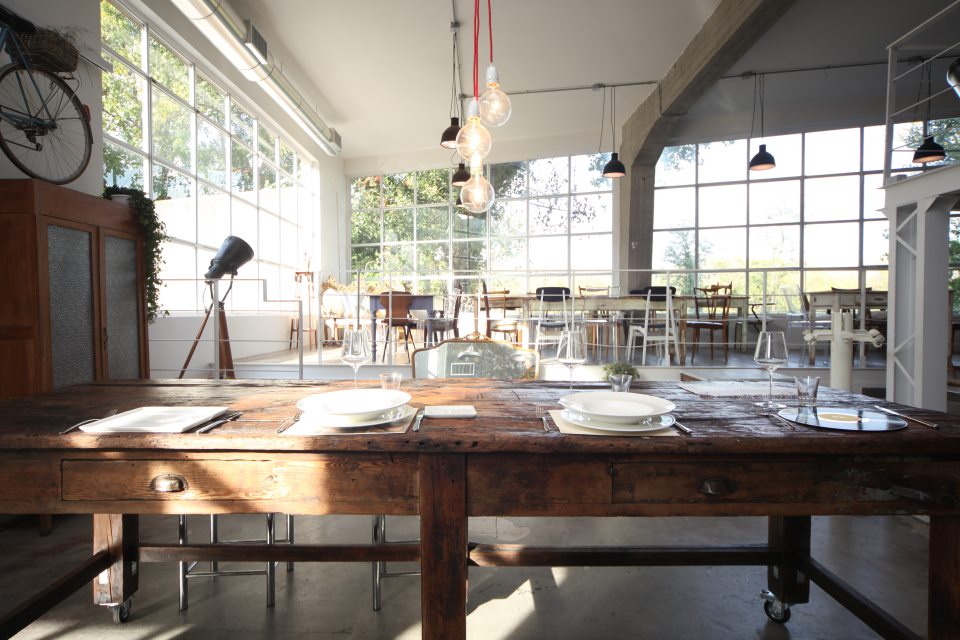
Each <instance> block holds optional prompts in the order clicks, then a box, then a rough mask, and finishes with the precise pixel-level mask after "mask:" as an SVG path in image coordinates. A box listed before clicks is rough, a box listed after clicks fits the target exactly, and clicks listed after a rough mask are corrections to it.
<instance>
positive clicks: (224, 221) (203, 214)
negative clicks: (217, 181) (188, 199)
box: [197, 184, 230, 248]
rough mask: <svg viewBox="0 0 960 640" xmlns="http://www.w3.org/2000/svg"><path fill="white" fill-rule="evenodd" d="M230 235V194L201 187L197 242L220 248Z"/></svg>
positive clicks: (198, 202) (198, 205)
mask: <svg viewBox="0 0 960 640" xmlns="http://www.w3.org/2000/svg"><path fill="white" fill-rule="evenodd" d="M229 235H230V194H228V193H225V192H223V191H220V190H219V189H211V188H210V187H207V186H204V185H202V184H201V185H200V198H199V200H198V201H197V242H198V243H200V244H205V245H207V246H208V247H214V248H220V245H221V244H223V241H224V240H225V239H226V237H227V236H229Z"/></svg>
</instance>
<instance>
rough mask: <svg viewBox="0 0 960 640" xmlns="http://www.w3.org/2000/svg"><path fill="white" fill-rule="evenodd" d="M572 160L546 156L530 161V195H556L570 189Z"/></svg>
mask: <svg viewBox="0 0 960 640" xmlns="http://www.w3.org/2000/svg"><path fill="white" fill-rule="evenodd" d="M569 176H570V161H569V158H567V157H566V156H564V157H562V158H544V159H542V160H531V161H530V195H532V196H535V195H548V196H549V195H554V194H560V193H568V192H569V191H570V178H569Z"/></svg>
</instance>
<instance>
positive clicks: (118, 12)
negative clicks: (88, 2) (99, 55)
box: [100, 0, 142, 67]
mask: <svg viewBox="0 0 960 640" xmlns="http://www.w3.org/2000/svg"><path fill="white" fill-rule="evenodd" d="M141 34H142V30H141V27H140V23H139V22H138V21H136V20H135V19H134V18H133V17H132V16H131V15H129V14H128V13H127V12H125V11H123V10H122V9H120V8H118V7H117V6H116V5H114V4H112V3H110V2H107V1H106V0H101V1H100V37H101V38H103V41H104V42H105V43H106V44H107V45H109V46H110V48H111V49H113V50H114V51H116V52H117V53H119V54H120V55H122V56H123V57H124V58H126V59H127V60H129V61H130V62H132V63H133V64H135V65H137V66H138V67H139V66H140V38H141Z"/></svg>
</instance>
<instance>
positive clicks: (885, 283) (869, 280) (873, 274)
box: [864, 269, 890, 291]
mask: <svg viewBox="0 0 960 640" xmlns="http://www.w3.org/2000/svg"><path fill="white" fill-rule="evenodd" d="M888 275H889V274H888V272H887V270H886V269H883V270H880V269H870V270H868V271H866V272H864V282H865V283H866V286H868V287H870V288H871V289H873V290H874V291H887V290H888V288H889V286H890V284H889V280H888Z"/></svg>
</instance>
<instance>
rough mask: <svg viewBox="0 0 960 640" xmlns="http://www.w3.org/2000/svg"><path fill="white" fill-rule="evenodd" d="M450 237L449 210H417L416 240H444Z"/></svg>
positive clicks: (430, 208) (433, 208) (442, 208)
mask: <svg viewBox="0 0 960 640" xmlns="http://www.w3.org/2000/svg"><path fill="white" fill-rule="evenodd" d="M449 237H450V209H449V208H448V207H446V206H443V207H421V208H419V209H417V240H446V239H447V238H449Z"/></svg>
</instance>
